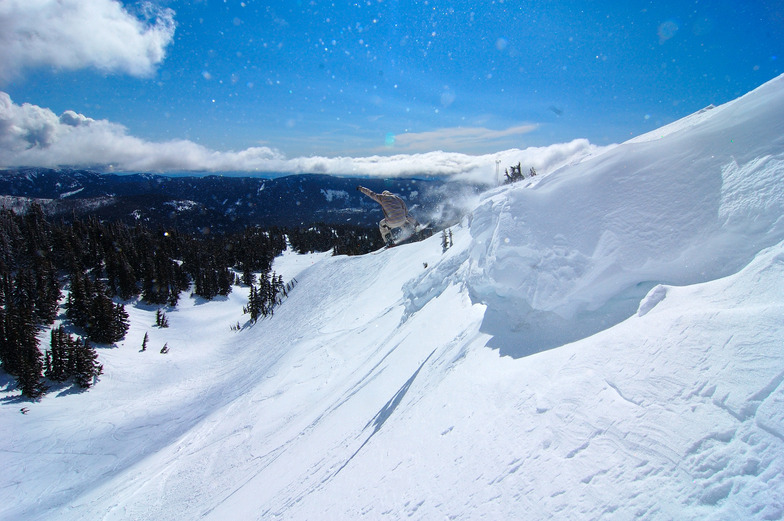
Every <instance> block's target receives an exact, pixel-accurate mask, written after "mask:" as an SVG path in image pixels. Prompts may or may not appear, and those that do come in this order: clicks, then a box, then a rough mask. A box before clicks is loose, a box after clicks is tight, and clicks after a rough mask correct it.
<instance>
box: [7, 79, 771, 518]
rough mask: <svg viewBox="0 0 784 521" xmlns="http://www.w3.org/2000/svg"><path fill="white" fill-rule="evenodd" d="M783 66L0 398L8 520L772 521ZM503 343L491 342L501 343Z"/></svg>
mask: <svg viewBox="0 0 784 521" xmlns="http://www.w3.org/2000/svg"><path fill="white" fill-rule="evenodd" d="M782 165H784V77H779V78H777V79H775V80H773V81H771V82H769V83H767V84H765V85H763V86H762V87H760V88H759V89H757V90H755V91H754V92H752V93H750V94H748V95H746V96H744V97H742V98H739V99H738V100H735V101H733V102H731V103H728V104H726V105H723V106H720V107H716V108H713V109H710V110H706V111H702V112H700V113H698V114H695V115H693V116H691V117H689V118H686V119H684V120H682V121H680V122H676V123H674V124H672V125H669V126H667V127H664V128H662V129H660V131H658V132H655V133H651V134H648V135H646V136H640V137H639V138H637V139H635V140H632V141H630V142H628V143H624V144H622V145H619V146H618V147H615V148H613V149H611V150H608V151H605V152H604V153H601V154H600V155H597V156H595V157H592V158H590V159H587V160H585V161H583V162H581V163H579V164H577V165H572V166H568V167H564V168H562V169H560V170H558V171H556V172H554V173H552V174H550V175H549V176H546V177H543V176H540V177H537V178H535V180H536V182H527V183H528V184H516V185H514V186H511V187H503V188H499V189H496V190H494V191H491V192H489V193H487V194H485V196H484V197H483V199H482V201H481V202H480V203H479V204H478V206H477V207H476V208H475V209H474V211H473V212H472V213H471V215H469V216H467V217H466V219H465V220H464V221H463V223H462V224H461V225H459V226H456V227H454V228H453V230H452V231H453V238H454V245H453V246H452V247H451V248H450V249H448V250H447V251H446V252H443V253H442V249H441V243H440V238H439V237H433V238H431V239H429V240H426V241H423V242H421V243H417V244H410V245H406V246H400V247H398V248H394V249H391V250H388V251H383V252H381V253H378V254H373V255H366V256H363V257H356V258H348V257H329V256H324V255H322V256H309V257H298V256H293V255H290V254H286V255H285V256H284V257H282V258H281V259H278V261H276V262H277V265H276V269H277V270H278V271H279V272H280V273H282V274H283V275H284V277H285V278H287V279H291V278H293V277H296V279H297V281H298V284H297V286H296V287H295V288H294V290H292V291H291V293H290V295H289V297H288V298H287V300H286V301H285V302H284V304H283V305H282V306H280V308H279V310H278V311H276V314H275V316H274V317H272V318H271V319H269V320H265V321H262V322H260V323H258V324H256V325H255V326H253V327H245V328H244V329H243V330H242V331H241V332H239V333H231V332H230V330H229V326H230V325H231V324H233V323H235V322H236V320H237V317H238V316H239V308H240V307H241V305H242V295H241V294H240V293H241V291H239V290H238V291H235V292H234V293H232V295H231V296H230V298H229V300H228V301H226V302H211V303H207V304H197V303H195V302H192V301H190V300H188V299H183V301H184V303H183V304H181V307H180V308H179V309H178V310H177V311H172V312H171V313H169V314H168V316H169V319H170V328H169V329H168V330H152V331H151V335H150V336H151V341H152V342H153V344H154V343H155V342H158V343H160V344H163V343H164V342H167V343H168V344H169V346H171V351H170V353H169V354H168V355H159V354H155V351H154V350H152V351H148V352H146V353H140V352H139V349H138V346H139V345H140V344H141V338H142V336H143V335H144V333H145V331H149V330H150V327H149V324H151V323H153V322H154V319H153V318H152V315H153V314H154V310H149V309H145V308H143V307H141V306H137V307H134V308H133V309H131V314H132V317H131V318H132V327H131V330H130V332H129V335H128V337H127V339H126V340H125V341H124V342H123V343H122V344H121V345H119V346H118V349H107V350H104V351H102V353H101V355H102V362H103V363H104V367H105V375H104V377H103V379H102V381H101V382H100V383H99V384H98V385H97V386H96V387H95V388H94V389H92V390H91V391H90V392H89V393H84V394H80V395H74V394H69V395H61V396H47V397H46V398H45V399H44V400H43V401H42V402H40V403H35V404H25V405H26V406H28V407H29V412H28V413H27V414H25V415H21V414H19V407H20V405H19V402H18V401H16V399H15V398H14V397H13V395H14V393H13V392H11V391H10V390H6V391H5V393H4V396H5V397H4V398H3V399H2V400H3V401H2V402H0V415H2V418H1V419H0V429H2V433H0V434H2V436H0V440H1V441H0V458H1V460H2V463H3V467H2V468H4V469H5V472H4V473H3V474H2V476H3V477H2V481H0V505H2V506H0V518H2V519H17V518H22V517H24V518H26V519H53V518H57V519H107V520H108V519H137V520H142V519H155V520H166V519H193V518H205V519H216V520H217V519H228V518H231V519H287V520H291V519H357V518H361V517H367V518H369V519H380V518H389V519H399V518H403V517H411V518H414V519H443V518H448V519H481V518H488V519H521V518H524V519H551V518H553V517H558V518H560V519H599V518H601V519H619V520H621V519H630V518H644V519H674V518H677V519H781V518H782V517H784V506H783V505H784V477H782V476H784V456H782V454H784V386H783V385H782V382H783V381H784V352H783V351H782V349H781V346H782V343H783V342H784V323H783V322H782V316H784V299H783V298H782V295H784V225H783V223H782V216H784V211H783V210H784V195H783V194H784V186H782V175H784V166H782ZM499 353H500V355H511V356H499Z"/></svg>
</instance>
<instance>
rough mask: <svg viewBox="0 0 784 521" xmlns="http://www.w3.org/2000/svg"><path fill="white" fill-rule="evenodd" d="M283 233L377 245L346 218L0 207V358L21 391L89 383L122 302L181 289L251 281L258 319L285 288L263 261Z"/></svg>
mask: <svg viewBox="0 0 784 521" xmlns="http://www.w3.org/2000/svg"><path fill="white" fill-rule="evenodd" d="M287 241H288V243H289V244H290V245H291V247H292V249H293V250H294V251H299V252H308V251H326V250H329V249H334V251H335V252H336V253H343V254H354V253H362V252H365V251H370V250H371V249H374V248H377V247H379V246H380V245H381V243H380V238H379V236H378V232H377V231H376V230H374V229H372V228H368V227H364V228H363V227H359V226H350V225H324V224H321V225H310V226H308V227H306V228H302V229H298V228H291V229H283V228H278V227H273V228H269V229H262V228H260V227H251V226H248V227H246V228H245V229H244V230H242V231H241V232H233V233H209V234H208V233H199V232H190V233H188V232H181V231H178V230H177V229H167V228H164V227H163V226H161V225H159V226H157V227H156V228H151V227H148V226H147V225H145V224H143V223H137V224H135V225H133V226H130V225H128V224H125V223H124V222H122V221H101V220H100V219H98V218H97V217H95V216H91V217H88V218H86V219H84V218H80V217H76V216H72V219H71V220H70V221H69V222H64V221H60V222H51V221H50V220H49V219H48V218H47V216H46V215H45V214H44V212H43V209H42V208H41V206H40V205H39V204H37V203H36V202H33V203H31V204H30V205H29V207H28V208H27V211H26V212H25V213H23V214H17V213H16V212H14V211H13V210H11V209H6V208H3V209H1V210H0V246H2V249H1V250H0V367H2V369H3V370H4V371H5V372H6V373H8V374H9V375H11V376H13V377H14V378H15V379H16V381H17V385H18V387H19V388H20V390H21V391H22V394H23V395H25V396H27V397H28V398H33V399H35V398H38V397H40V396H41V395H42V394H43V393H44V392H45V391H46V389H47V388H48V387H49V386H50V385H51V384H52V383H56V382H63V381H66V380H70V379H73V380H74V382H75V383H76V384H77V385H78V386H79V387H83V388H84V387H89V386H90V385H91V382H92V380H93V378H94V377H95V376H97V375H98V374H99V373H100V364H98V362H97V361H96V358H97V357H96V355H95V352H94V350H93V348H92V345H91V343H99V344H113V343H114V342H117V341H119V340H121V339H123V338H124V337H125V334H126V332H127V330H128V320H127V319H128V314H127V313H126V312H125V308H124V302H127V301H129V300H131V299H134V300H140V301H142V302H143V303H146V304H149V305H153V306H160V307H161V308H166V309H172V308H175V307H176V306H177V302H178V300H179V298H180V294H181V293H183V292H185V291H188V290H190V291H191V292H192V293H191V294H192V295H195V296H198V297H201V298H204V299H207V300H210V299H212V298H214V297H216V296H219V295H223V296H225V295H228V294H229V293H230V292H231V291H232V286H235V285H239V284H242V285H245V286H246V287H247V286H250V291H251V296H252V297H253V298H251V299H250V301H249V303H248V306H247V308H246V310H245V312H246V313H247V314H249V315H250V320H251V321H255V320H256V319H257V318H258V317H259V316H265V315H267V314H269V313H272V311H273V309H274V307H275V305H276V303H277V301H278V299H279V296H280V294H281V292H285V291H286V288H285V284H284V283H283V281H282V279H281V278H280V277H277V276H276V275H275V274H274V273H270V269H271V266H272V260H273V259H274V258H275V257H276V256H277V255H279V254H280V253H281V252H282V251H283V250H285V249H286V248H287ZM63 290H67V297H66V298H65V300H64V301H63V296H64V294H65V293H64V291H63ZM61 305H62V306H63V308H64V310H65V313H64V315H65V316H64V317H60V318H65V322H66V324H67V325H68V330H67V331H66V330H65V329H64V328H63V327H62V324H61V325H60V326H59V327H58V328H56V329H53V330H52V332H51V342H50V345H49V348H48V349H47V348H46V346H41V347H43V348H44V349H43V350H42V349H41V348H40V347H39V344H40V340H39V332H40V331H41V330H43V329H46V328H47V327H50V326H53V325H54V323H55V320H56V319H58V315H59V311H60V306H61ZM238 318H239V317H238ZM61 322H62V321H61ZM160 322H161V323H159V325H163V324H162V322H163V319H161V321H160ZM72 332H73V333H75V334H76V337H74V336H72V335H71V333H72Z"/></svg>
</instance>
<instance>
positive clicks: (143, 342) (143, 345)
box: [142, 331, 150, 351]
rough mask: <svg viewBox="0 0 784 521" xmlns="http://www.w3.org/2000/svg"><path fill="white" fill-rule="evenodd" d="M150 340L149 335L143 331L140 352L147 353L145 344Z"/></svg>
mask: <svg viewBox="0 0 784 521" xmlns="http://www.w3.org/2000/svg"><path fill="white" fill-rule="evenodd" d="M149 340H150V335H148V334H147V332H146V331H145V333H144V339H143V340H142V351H147V342H148V341H149Z"/></svg>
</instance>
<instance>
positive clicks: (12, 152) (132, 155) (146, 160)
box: [0, 92, 599, 185]
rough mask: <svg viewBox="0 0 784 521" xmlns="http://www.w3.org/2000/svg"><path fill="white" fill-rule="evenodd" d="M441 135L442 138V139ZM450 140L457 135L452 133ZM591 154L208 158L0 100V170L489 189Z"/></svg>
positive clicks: (180, 143)
mask: <svg viewBox="0 0 784 521" xmlns="http://www.w3.org/2000/svg"><path fill="white" fill-rule="evenodd" d="M445 134H446V133H444V135H445ZM456 134H459V132H457V133H456ZM598 150H599V148H598V147H596V146H594V145H591V144H590V143H589V142H588V141H587V140H584V139H577V140H574V141H571V142H569V143H560V144H555V145H550V146H547V147H530V148H526V149H523V150H520V149H510V150H505V151H502V152H497V153H494V154H482V155H469V154H464V153H458V152H441V151H439V152H427V153H417V154H397V155H391V156H381V155H374V156H368V157H323V156H313V157H297V158H286V157H285V156H284V155H283V154H281V153H280V152H278V151H277V150H275V149H273V148H269V147H251V148H248V149H245V150H240V151H228V152H225V151H223V152H222V151H215V150H210V149H208V148H206V147H204V146H202V145H199V144H196V143H194V142H192V141H187V140H173V141H165V142H150V141H146V140H144V139H140V138H138V137H134V136H130V135H128V131H127V129H126V128H125V127H123V126H122V125H118V124H116V123H112V122H110V121H106V120H95V119H91V118H89V117H87V116H84V115H83V114H78V113H76V112H74V111H70V110H68V111H65V112H64V113H63V114H61V115H60V116H58V115H57V114H55V113H54V112H52V111H51V110H50V109H48V108H42V107H39V106H37V105H31V104H29V103H23V104H22V105H17V104H15V103H13V101H12V100H11V97H10V96H9V95H8V94H7V93H5V92H0V167H13V166H43V167H58V166H71V167H88V168H89V167H92V168H105V169H108V168H111V169H113V170H116V171H126V172H167V171H208V172H234V171H243V172H259V173H273V172H275V173H325V174H333V175H356V176H372V177H406V176H415V175H420V176H421V175H429V176H440V177H448V178H452V179H456V180H467V181H472V182H480V183H485V184H488V185H493V184H497V183H498V181H499V179H498V177H497V176H496V168H497V165H496V161H499V162H500V163H499V165H498V166H500V171H501V172H503V169H504V168H507V167H509V166H510V165H512V164H517V163H518V162H521V163H522V164H523V165H524V166H525V168H526V169H527V168H528V167H530V166H534V167H536V169H537V170H538V171H540V172H542V173H545V172H549V171H551V170H553V169H555V168H558V167H560V166H561V165H563V164H567V163H570V162H574V161H578V160H580V159H582V158H584V157H586V156H587V155H589V154H592V153H595V152H597V151H598Z"/></svg>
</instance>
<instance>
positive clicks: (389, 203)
mask: <svg viewBox="0 0 784 521" xmlns="http://www.w3.org/2000/svg"><path fill="white" fill-rule="evenodd" d="M357 189H358V190H359V191H360V192H362V193H363V194H365V195H366V196H368V197H370V198H371V199H373V200H374V201H376V202H377V203H378V204H380V205H381V210H383V212H384V219H385V220H386V225H387V226H389V227H390V228H397V227H399V226H403V225H404V224H406V222H408V221H410V220H411V219H410V218H409V215H408V208H406V203H404V202H403V199H401V198H400V197H398V196H396V195H395V194H393V193H391V192H388V191H386V190H384V191H383V192H382V193H380V194H377V193H376V192H374V191H373V190H370V189H369V188H365V187H364V186H358V187H357Z"/></svg>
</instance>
